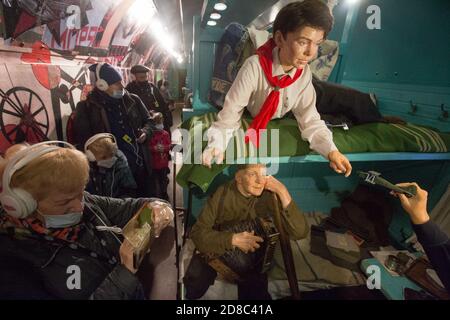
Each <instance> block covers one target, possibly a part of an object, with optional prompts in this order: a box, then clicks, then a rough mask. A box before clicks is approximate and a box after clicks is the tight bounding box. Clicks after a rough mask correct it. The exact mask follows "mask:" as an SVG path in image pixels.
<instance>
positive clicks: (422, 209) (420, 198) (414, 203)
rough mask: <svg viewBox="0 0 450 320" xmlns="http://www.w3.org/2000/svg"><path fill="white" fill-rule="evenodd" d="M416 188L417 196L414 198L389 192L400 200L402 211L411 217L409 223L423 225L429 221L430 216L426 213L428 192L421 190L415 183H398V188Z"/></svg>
mask: <svg viewBox="0 0 450 320" xmlns="http://www.w3.org/2000/svg"><path fill="white" fill-rule="evenodd" d="M411 185H413V186H416V188H417V194H416V195H415V196H414V197H411V198H408V197H407V196H405V195H404V194H402V193H396V192H394V191H391V194H392V195H394V196H396V197H398V198H399V199H400V203H401V205H402V207H403V209H404V210H405V211H406V212H407V213H408V214H409V216H410V217H411V221H412V222H413V223H414V224H423V223H425V222H427V221H428V220H430V216H429V215H428V212H427V200H428V192H426V191H425V190H423V189H421V188H420V187H419V185H418V184H417V183H399V184H397V186H399V187H407V186H411Z"/></svg>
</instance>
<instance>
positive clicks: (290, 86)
mask: <svg viewBox="0 0 450 320" xmlns="http://www.w3.org/2000/svg"><path fill="white" fill-rule="evenodd" d="M332 25H333V17H332V15H331V12H330V9H329V8H328V6H327V5H326V4H324V3H323V2H322V1H320V0H305V1H303V2H293V3H290V4H288V5H287V6H285V7H284V8H282V9H281V11H280V12H279V13H278V15H277V17H276V18H275V22H274V25H273V38H271V39H269V41H267V42H266V44H264V45H263V46H262V47H260V48H259V49H258V51H257V54H256V55H254V56H251V57H250V58H248V59H247V60H246V61H245V62H244V64H243V66H242V67H241V69H240V70H239V72H238V75H237V76H236V79H235V80H234V82H233V84H232V86H231V88H230V90H229V91H228V93H227V95H226V97H225V102H224V106H223V109H222V110H221V111H220V112H219V113H218V116H217V121H216V122H214V123H213V125H212V126H211V128H209V130H208V132H207V136H208V146H207V148H206V149H205V150H204V152H203V157H202V159H203V160H202V161H203V163H204V164H205V165H206V166H211V163H212V162H213V161H215V162H216V163H221V162H222V161H223V154H224V151H225V150H226V147H227V145H228V143H229V141H230V139H231V137H232V134H233V130H236V129H238V128H239V127H240V121H241V117H242V114H243V112H244V108H247V110H248V111H249V112H250V114H251V116H252V117H253V121H252V123H251V124H250V129H253V130H255V131H256V132H257V134H256V135H252V134H251V133H250V132H247V135H246V141H247V142H248V141H252V143H255V144H256V145H258V143H259V142H258V140H259V138H258V137H259V134H258V132H259V130H261V129H265V128H266V126H267V123H268V122H269V121H270V120H271V119H275V118H281V117H283V116H285V115H286V114H287V113H288V112H289V111H292V113H293V114H294V116H295V118H296V119H297V122H298V125H299V129H300V131H301V134H302V138H303V139H305V140H307V141H308V142H309V143H310V147H311V149H313V150H315V151H317V152H318V153H319V154H321V155H322V156H323V157H325V158H326V159H328V160H329V161H330V166H331V168H333V169H334V170H335V171H336V172H338V173H344V174H345V176H349V175H350V174H351V170H352V167H351V165H350V162H349V161H348V159H347V158H346V157H345V156H344V155H343V154H341V153H340V152H339V150H338V149H337V147H336V146H335V144H334V142H333V136H332V133H331V132H330V130H328V128H327V127H326V125H325V122H324V121H322V120H321V119H320V115H319V113H318V112H317V109H316V93H315V91H314V87H313V85H312V74H311V70H310V69H309V66H308V62H309V61H310V60H311V59H313V58H314V57H315V56H316V53H317V50H318V46H319V44H320V43H321V42H322V41H323V40H324V39H325V38H326V36H327V34H328V33H329V32H330V30H331V28H332ZM281 138H282V137H281Z"/></svg>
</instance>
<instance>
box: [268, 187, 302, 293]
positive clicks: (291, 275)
mask: <svg viewBox="0 0 450 320" xmlns="http://www.w3.org/2000/svg"><path fill="white" fill-rule="evenodd" d="M272 195H273V197H272V200H273V205H274V212H273V220H274V221H273V222H274V224H275V227H276V228H277V230H278V232H279V233H280V247H281V253H282V254H283V262H284V267H285V269H286V275H287V278H288V282H289V287H290V289H291V293H292V299H294V300H300V290H299V288H298V282H297V274H296V272H295V264H294V258H293V256H292V248H291V241H290V240H289V235H288V234H287V233H286V231H285V230H284V226H283V223H282V218H281V211H280V206H279V202H278V197H277V195H276V193H272Z"/></svg>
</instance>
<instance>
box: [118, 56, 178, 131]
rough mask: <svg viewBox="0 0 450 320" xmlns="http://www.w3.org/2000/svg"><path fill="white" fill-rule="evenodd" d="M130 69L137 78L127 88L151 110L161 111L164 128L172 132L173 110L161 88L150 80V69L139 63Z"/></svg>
mask: <svg viewBox="0 0 450 320" xmlns="http://www.w3.org/2000/svg"><path fill="white" fill-rule="evenodd" d="M130 71H131V74H132V75H133V76H134V78H135V80H133V81H132V82H130V83H129V84H128V85H127V86H126V89H127V90H128V91H129V92H131V93H134V94H136V95H138V96H139V98H141V100H142V101H143V102H144V105H145V106H146V107H147V110H149V111H150V112H161V113H162V114H163V117H164V130H166V131H167V132H169V133H170V127H172V125H173V118H172V112H171V111H170V108H169V105H168V103H167V101H166V100H165V99H164V97H163V96H162V94H161V92H160V91H159V89H158V88H157V87H156V86H155V85H154V84H153V83H151V82H150V81H149V78H148V73H149V71H150V69H149V68H148V67H146V66H144V65H141V64H138V65H135V66H133V67H132V68H131V70H130Z"/></svg>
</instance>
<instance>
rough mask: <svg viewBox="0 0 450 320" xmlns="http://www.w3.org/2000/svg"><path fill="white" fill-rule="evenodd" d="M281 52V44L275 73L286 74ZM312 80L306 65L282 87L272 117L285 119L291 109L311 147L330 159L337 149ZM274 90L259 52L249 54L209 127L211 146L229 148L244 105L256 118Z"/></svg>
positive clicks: (274, 74)
mask: <svg viewBox="0 0 450 320" xmlns="http://www.w3.org/2000/svg"><path fill="white" fill-rule="evenodd" d="M278 51H279V49H278V47H275V48H274V49H273V63H272V74H273V76H283V75H285V72H284V70H283V68H282V66H281V65H280V62H279V56H278ZM296 71H297V69H296V68H293V69H292V70H291V71H290V72H289V73H287V74H288V76H290V77H294V75H295V73H296ZM311 80H312V74H311V70H310V69H309V66H308V65H306V67H305V68H304V69H303V72H302V75H301V76H300V78H299V79H297V81H295V82H294V83H293V84H291V85H290V86H288V87H286V88H284V89H280V102H279V104H278V107H277V111H276V112H275V114H274V115H273V117H272V119H277V118H282V117H283V116H284V115H285V114H286V113H288V112H289V111H292V113H293V114H294V116H295V118H296V119H297V123H298V126H299V129H300V132H301V136H302V138H303V139H304V140H307V141H308V142H309V144H310V148H311V149H313V150H315V151H317V152H318V153H319V154H321V155H322V156H323V157H325V158H328V154H329V153H330V152H331V151H334V150H337V148H336V145H335V144H334V142H333V135H332V133H331V131H330V130H329V129H328V128H327V126H326V125H325V122H324V121H323V120H321V119H320V115H319V113H318V112H317V109H316V92H315V90H314V87H313V85H312V82H311ZM272 90H273V87H272V86H271V85H270V84H269V82H268V81H267V79H266V76H265V74H264V71H263V69H262V68H261V65H260V63H259V58H258V55H253V56H251V57H249V58H248V59H247V60H246V61H245V62H244V64H243V65H242V67H241V69H240V70H239V72H238V74H237V76H236V79H235V80H234V82H233V84H232V85H231V88H230V90H229V91H228V93H227V95H226V97H225V102H224V105H223V109H222V110H221V111H220V112H219V113H218V115H217V121H215V122H214V123H213V124H212V125H211V127H210V128H209V129H208V132H207V137H208V148H216V149H219V150H221V151H222V152H223V151H224V150H226V148H227V145H228V143H229V141H230V139H231V138H232V136H233V132H234V130H236V129H239V127H240V125H241V117H242V114H243V112H244V108H245V107H247V110H248V111H249V112H250V114H251V115H252V117H253V118H254V117H255V116H256V115H257V114H258V113H259V111H260V109H261V107H262V105H263V104H264V101H265V100H266V98H267V97H268V96H269V94H270V92H271V91H272ZM226 129H228V130H226ZM229 129H232V130H229ZM282 138H283V137H280V139H282Z"/></svg>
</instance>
